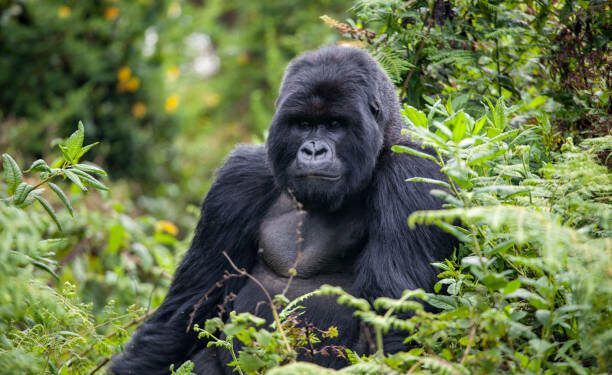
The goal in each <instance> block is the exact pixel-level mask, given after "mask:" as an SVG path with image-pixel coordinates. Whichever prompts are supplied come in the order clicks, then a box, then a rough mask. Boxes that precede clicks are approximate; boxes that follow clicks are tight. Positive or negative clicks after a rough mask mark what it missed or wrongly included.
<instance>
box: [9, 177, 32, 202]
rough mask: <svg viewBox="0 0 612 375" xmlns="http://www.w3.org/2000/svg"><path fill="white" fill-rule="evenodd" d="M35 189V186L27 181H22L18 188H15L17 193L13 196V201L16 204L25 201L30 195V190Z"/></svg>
mask: <svg viewBox="0 0 612 375" xmlns="http://www.w3.org/2000/svg"><path fill="white" fill-rule="evenodd" d="M33 189H34V186H32V185H30V184H28V183H26V182H22V183H20V184H19V186H17V189H15V195H14V196H13V203H15V204H21V203H23V201H25V199H26V198H27V197H28V194H30V192H31V191H32V190H33Z"/></svg>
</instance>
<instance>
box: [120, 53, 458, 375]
mask: <svg viewBox="0 0 612 375" xmlns="http://www.w3.org/2000/svg"><path fill="white" fill-rule="evenodd" d="M402 124H403V121H402V118H401V116H400V104H399V100H398V98H397V95H396V91H395V88H394V86H393V85H392V83H391V81H390V80H389V78H388V76H387V75H386V74H385V72H384V71H383V70H382V69H381V67H380V66H379V65H378V63H376V62H375V60H374V59H372V57H370V55H369V54H368V53H367V52H365V51H362V50H359V49H356V48H351V47H337V46H335V47H324V48H321V49H318V50H316V51H311V52H307V53H304V54H303V55H301V56H299V57H298V58H296V59H295V60H294V61H293V62H292V63H291V64H290V65H289V67H288V68H287V70H286V73H285V76H284V78H283V81H282V84H281V87H280V92H279V96H278V99H277V101H276V113H275V115H274V118H273V120H272V124H271V125H270V130H269V136H268V139H267V142H266V144H265V146H259V145H258V146H252V145H251V146H249V145H241V146H238V147H237V148H236V149H235V150H234V151H233V152H232V153H231V155H230V156H229V157H228V158H227V160H226V161H225V164H224V165H223V166H222V167H221V168H220V170H219V171H218V175H217V177H216V180H215V182H214V183H213V185H212V187H211V189H210V191H209V192H208V194H207V196H206V198H205V200H204V203H203V205H202V214H201V218H200V220H199V223H198V225H197V228H196V233H195V236H194V238H193V242H192V244H191V248H190V249H189V251H188V253H187V254H186V256H185V258H184V259H183V261H182V263H181V265H180V266H179V268H178V269H177V271H176V274H175V277H174V280H173V282H172V285H171V287H170V290H169V291H168V294H167V296H166V298H165V300H164V302H163V303H162V305H161V306H160V307H159V308H158V309H157V311H156V312H155V313H154V314H153V316H152V317H151V318H149V319H148V321H146V322H145V323H144V324H143V325H142V326H141V327H140V328H139V329H138V330H137V331H136V333H135V334H134V336H133V337H132V338H131V341H130V342H129V343H128V344H127V345H126V347H125V351H124V353H122V354H120V355H118V356H115V358H113V363H112V366H111V371H112V372H114V373H115V374H118V375H122V374H168V373H169V366H170V364H175V366H177V367H178V366H179V365H180V364H181V363H183V362H185V361H186V360H192V361H193V362H194V363H195V365H196V366H195V367H196V369H195V372H196V373H199V374H205V375H209V374H210V375H217V374H226V373H227V374H229V373H231V369H230V368H228V367H226V366H225V364H226V363H228V362H230V361H231V359H230V358H229V354H228V353H227V351H225V350H221V349H217V348H209V349H205V347H206V343H205V342H204V341H203V340H198V339H197V335H196V333H194V332H193V330H192V329H190V328H191V327H190V323H191V322H193V323H199V324H200V325H203V322H204V321H205V320H206V319H209V318H212V317H214V316H216V315H217V314H218V312H219V307H218V305H220V304H223V303H225V307H224V310H225V311H230V310H235V311H237V312H247V311H248V312H251V313H256V314H258V315H259V316H261V317H264V318H266V319H269V318H270V316H271V315H270V309H269V307H267V306H266V307H264V306H263V305H262V304H261V303H259V302H260V301H265V298H264V294H263V293H262V291H261V290H260V288H259V287H258V286H257V285H256V284H255V283H254V282H253V281H252V280H250V279H248V278H231V279H228V280H225V281H224V282H223V283H219V281H221V280H223V276H224V272H225V271H226V270H229V271H232V268H231V267H230V264H229V262H228V259H227V258H226V257H225V256H224V255H223V252H225V253H226V254H227V255H228V257H229V259H231V260H232V261H233V262H234V263H235V264H236V265H237V266H238V267H241V268H244V269H246V270H247V271H248V272H249V273H250V274H251V275H253V276H254V277H255V278H256V279H257V280H258V281H259V282H261V284H263V286H264V287H265V288H266V290H267V291H268V292H269V293H270V294H271V295H274V294H278V293H281V292H283V289H284V288H285V287H286V285H287V281H288V278H289V277H290V274H291V273H292V272H294V271H296V272H297V274H296V276H295V278H294V279H293V281H292V282H291V284H290V287H289V288H288V290H287V293H286V296H287V297H288V298H290V299H292V298H295V297H298V296H300V295H303V294H304V293H307V292H309V291H312V290H314V289H316V288H318V287H320V286H321V285H323V284H332V285H336V286H341V287H342V288H344V289H345V290H346V291H348V292H349V293H351V294H353V295H355V296H359V297H362V298H365V299H367V300H370V301H372V300H374V299H375V298H377V297H380V296H388V297H395V298H397V297H399V296H400V295H401V293H402V291H403V290H405V289H416V288H422V289H424V290H426V291H431V290H432V289H433V285H434V284H435V282H436V275H437V272H436V269H435V268H434V267H433V266H432V265H431V263H432V262H435V261H439V260H443V259H445V258H447V257H449V255H450V254H451V252H452V251H453V248H454V246H455V245H456V242H455V240H454V239H453V238H452V237H451V236H450V235H448V234H446V233H445V232H443V231H441V230H439V229H438V228H436V227H433V226H417V227H416V228H414V229H411V228H410V227H409V226H408V225H407V223H406V219H407V217H408V215H409V214H410V213H411V212H413V211H416V210H431V209H438V208H440V207H441V202H440V201H438V200H437V199H436V198H434V197H433V196H432V195H431V194H430V190H431V188H432V187H431V185H428V184H424V183H406V182H405V179H406V178H410V177H428V178H435V179H439V180H444V179H445V178H444V176H443V174H442V173H441V172H440V170H439V167H438V166H437V165H436V164H435V163H433V162H431V161H429V160H426V159H421V158H417V157H414V156H411V155H408V156H407V155H406V154H402V155H400V154H396V153H394V152H392V151H391V146H393V145H396V144H401V145H406V146H409V147H413V148H418V147H420V145H419V144H417V143H414V142H413V141H411V140H409V139H407V138H406V137H404V136H403V135H402V134H401V128H402ZM234 295H235V296H234ZM228 296H233V298H227V297H228ZM228 300H231V301H230V302H228ZM228 304H229V306H228ZM303 305H304V306H305V307H306V310H305V313H304V315H303V316H302V318H303V319H304V320H305V321H307V322H309V323H310V324H313V325H314V326H316V327H320V328H323V329H326V328H327V327H329V326H330V325H334V326H336V327H338V331H339V335H338V337H336V338H334V339H329V341H326V343H327V344H336V345H343V346H345V347H347V348H351V349H354V350H356V351H358V352H360V353H364V352H367V345H365V344H364V335H365V334H364V330H366V329H367V328H364V326H363V325H360V323H359V322H358V321H357V319H356V318H354V317H353V316H352V310H350V309H349V308H348V307H343V306H340V305H338V304H336V303H335V302H334V299H333V298H332V297H329V296H327V297H326V296H317V297H312V298H310V299H308V300H307V301H306V302H304V303H303ZM268 321H271V320H268ZM404 338H405V334H404V335H402V334H400V333H399V332H390V333H389V334H387V335H386V336H385V337H384V341H383V342H384V349H385V351H386V352H390V353H392V352H396V351H399V350H401V349H405V346H404V344H403V339H404ZM310 360H314V361H315V362H316V363H318V364H320V365H323V366H328V367H333V368H339V367H342V366H345V365H347V363H346V361H345V360H344V359H341V358H335V357H334V356H327V357H323V356H316V357H315V358H314V359H310Z"/></svg>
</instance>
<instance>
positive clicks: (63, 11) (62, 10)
mask: <svg viewBox="0 0 612 375" xmlns="http://www.w3.org/2000/svg"><path fill="white" fill-rule="evenodd" d="M71 11H72V10H71V9H70V7H67V6H65V5H63V6H61V7H59V9H58V10H57V16H58V17H59V18H68V16H69V15H70V12H71Z"/></svg>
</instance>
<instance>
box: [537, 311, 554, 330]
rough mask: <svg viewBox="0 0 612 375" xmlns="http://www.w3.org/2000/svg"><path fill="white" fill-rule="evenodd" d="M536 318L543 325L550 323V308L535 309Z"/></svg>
mask: <svg viewBox="0 0 612 375" xmlns="http://www.w3.org/2000/svg"><path fill="white" fill-rule="evenodd" d="M535 316H536V319H537V320H538V321H539V322H540V323H541V324H542V325H543V326H548V324H549V323H550V316H551V313H550V310H537V311H536V313H535Z"/></svg>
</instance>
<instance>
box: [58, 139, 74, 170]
mask: <svg viewBox="0 0 612 375" xmlns="http://www.w3.org/2000/svg"><path fill="white" fill-rule="evenodd" d="M57 146H58V147H59V148H60V150H62V156H63V158H64V161H65V162H66V163H72V158H71V157H70V154H69V153H68V149H67V148H66V147H64V145H62V144H59V145H57ZM54 164H55V163H54ZM61 164H62V163H59V165H61ZM59 165H58V166H59Z"/></svg>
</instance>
